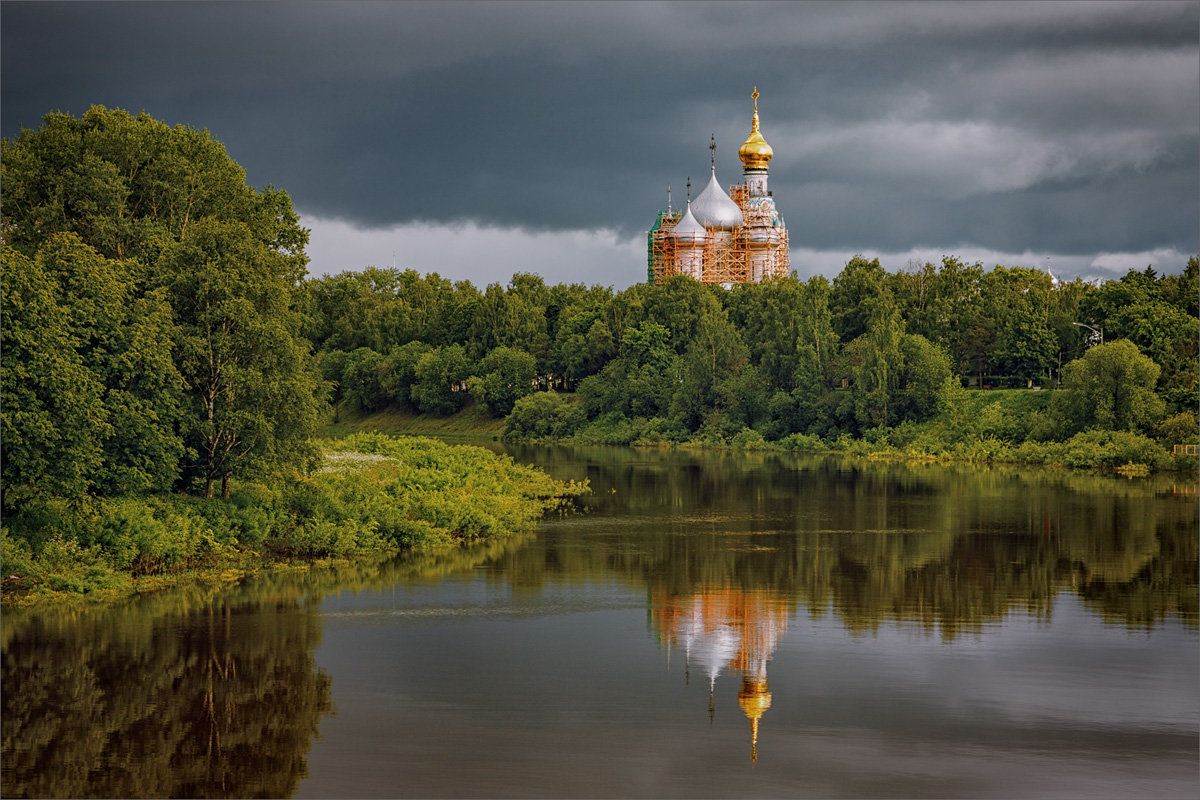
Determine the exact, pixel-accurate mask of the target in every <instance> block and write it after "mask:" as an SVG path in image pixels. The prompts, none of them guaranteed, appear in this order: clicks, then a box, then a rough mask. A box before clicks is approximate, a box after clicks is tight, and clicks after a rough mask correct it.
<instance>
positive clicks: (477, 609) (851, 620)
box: [0, 445, 1200, 798]
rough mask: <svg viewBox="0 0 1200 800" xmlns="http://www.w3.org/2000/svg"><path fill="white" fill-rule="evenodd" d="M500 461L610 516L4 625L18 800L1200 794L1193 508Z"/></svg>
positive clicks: (1083, 489)
mask: <svg viewBox="0 0 1200 800" xmlns="http://www.w3.org/2000/svg"><path fill="white" fill-rule="evenodd" d="M497 446H498V445H497ZM508 449H509V452H510V453H511V454H512V455H513V456H514V458H516V459H518V460H520V461H525V462H530V463H535V464H538V465H540V466H542V467H543V468H545V469H546V470H547V471H549V472H550V473H551V474H553V475H555V476H557V477H563V478H575V479H581V478H588V479H589V480H590V481H591V485H592V489H593V494H592V495H591V496H590V497H588V498H587V499H586V500H585V501H583V503H582V505H583V507H582V508H581V509H580V510H579V512H578V513H575V514H568V515H563V516H555V517H553V518H550V519H547V520H546V521H545V522H543V523H542V525H541V526H540V527H539V529H538V531H537V533H536V534H534V535H531V536H528V537H525V538H522V539H515V540H510V541H505V542H495V543H491V544H489V545H487V546H483V547H478V548H475V549H469V550H462V551H460V552H455V553H434V554H409V555H407V556H404V557H401V558H397V559H393V560H390V561H388V562H385V563H382V564H379V565H360V566H357V567H353V568H342V569H337V570H334V569H329V570H316V571H313V572H312V573H307V574H289V573H282V574H278V573H277V574H272V575H268V576H264V577H260V578H256V579H249V580H246V581H244V582H243V583H242V584H240V585H237V586H233V587H229V588H226V589H222V590H212V589H209V590H205V589H200V588H194V589H191V590H188V591H177V592H170V593H164V594H162V595H158V596H152V597H148V598H145V599H142V600H139V601H136V602H130V603H126V604H122V605H119V606H116V607H112V608H107V609H103V610H92V611H85V612H68V611H64V610H56V609H44V610H39V611H34V612H20V613H8V614H6V615H5V619H4V624H3V631H2V632H3V675H2V680H3V707H2V716H0V723H2V725H3V761H2V766H3V773H2V776H0V792H2V793H3V795H4V796H6V797H17V796H31V795H32V796H60V797H85V796H119V797H138V796H197V797H200V796H222V797H250V796H276V797H283V796H295V797H1000V796H1003V797H1129V798H1132V797H1153V798H1162V797H1193V796H1195V792H1196V790H1197V787H1198V785H1200V750H1198V746H1200V637H1198V633H1197V629H1198V622H1200V619H1198V612H1197V540H1198V534H1200V531H1198V523H1197V508H1198V506H1197V494H1196V491H1197V488H1196V484H1195V483H1187V482H1183V483H1181V482H1178V481H1172V480H1171V479H1170V478H1162V477H1158V478H1153V479H1136V480H1127V479H1123V478H1112V477H1104V476H1097V475H1090V474H1082V473H1073V472H1066V471H1050V470H1036V471H1020V470H1012V469H991V468H968V467H947V466H939V465H912V464H895V463H886V462H867V461H862V460H848V459H840V458H837V457H833V456H827V457H826V456H805V455H796V454H781V453H731V452H718V451H679V450H644V449H639V450H634V449H629V448H615V447H614V448H582V447H575V448H569V447H521V446H510V447H509V448H508Z"/></svg>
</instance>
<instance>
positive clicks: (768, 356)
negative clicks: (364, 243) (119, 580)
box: [0, 106, 1200, 580]
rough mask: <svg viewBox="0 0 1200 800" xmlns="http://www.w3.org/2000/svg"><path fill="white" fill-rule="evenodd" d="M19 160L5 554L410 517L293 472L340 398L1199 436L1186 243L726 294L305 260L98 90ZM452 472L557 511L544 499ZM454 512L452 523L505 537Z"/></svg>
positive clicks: (181, 139) (1041, 442)
mask: <svg viewBox="0 0 1200 800" xmlns="http://www.w3.org/2000/svg"><path fill="white" fill-rule="evenodd" d="M0 156H2V158H0V162H2V164H0V168H2V175H0V179H2V180H3V186H4V194H3V203H2V208H0V241H2V245H3V261H4V265H3V266H4V268H3V276H2V278H3V287H2V303H3V308H2V313H3V329H2V338H3V341H2V344H3V355H4V358H3V362H2V365H0V384H2V385H0V390H2V392H3V404H4V408H3V414H2V415H0V419H2V431H0V434H2V436H3V444H4V458H3V475H2V479H3V489H2V491H3V494H2V499H0V505H2V506H3V511H4V514H5V529H4V535H5V543H6V546H5V550H6V553H5V555H6V559H7V560H11V558H12V557H14V556H13V554H14V553H15V554H16V557H20V556H21V554H23V553H27V554H29V555H31V556H37V555H39V554H40V553H43V552H44V551H45V548H46V547H47V546H48V543H53V546H52V547H51V550H54V549H55V548H57V551H56V552H59V553H60V555H62V554H65V555H62V557H63V559H65V560H66V561H72V559H74V561H72V563H85V562H87V563H91V564H92V565H93V566H95V565H96V564H98V563H99V562H98V561H96V559H99V558H100V556H97V555H95V554H96V553H101V555H103V559H101V560H104V563H107V564H110V565H111V564H113V563H118V562H119V564H120V566H121V568H122V569H134V570H137V569H142V570H144V571H153V570H155V569H158V568H160V566H161V565H162V564H164V563H168V562H171V561H172V559H174V560H175V561H181V560H182V561H188V560H189V559H194V558H196V557H197V556H196V553H197V552H199V551H201V550H204V548H208V551H218V550H220V548H221V547H225V546H231V545H243V544H246V543H259V544H261V543H264V542H267V543H272V542H273V543H274V545H275V546H276V547H277V548H279V549H282V550H286V551H291V552H303V553H323V552H343V551H352V550H354V549H355V547H356V546H357V545H355V544H354V543H355V542H359V543H361V542H362V541H367V542H375V541H377V540H378V539H379V537H378V536H377V534H378V533H379V532H380V531H386V530H392V529H391V528H388V527H387V526H388V524H389V523H388V522H387V520H386V519H384V518H382V517H380V518H375V517H367V516H361V515H360V516H358V517H356V516H355V511H354V510H353V508H352V506H353V502H351V501H350V500H348V499H347V498H349V497H350V496H351V495H352V494H353V491H354V488H353V487H351V486H340V485H335V484H337V481H336V480H334V479H333V478H331V477H329V476H328V475H326V476H325V477H323V478H320V480H321V481H323V483H321V484H320V485H315V484H312V483H303V481H302V479H304V480H307V478H305V476H310V475H313V474H314V470H316V468H317V467H318V466H319V465H321V464H323V463H327V455H326V454H323V453H322V450H321V447H320V446H319V443H318V440H317V439H316V438H315V437H316V436H317V434H318V433H319V431H320V429H321V427H322V425H323V424H324V423H326V422H329V421H331V420H333V419H336V416H337V414H338V413H339V410H341V409H347V410H353V411H354V412H355V413H363V412H367V413H369V412H373V411H377V410H379V409H383V408H387V407H398V408H401V409H406V410H409V411H411V412H415V413H419V414H424V415H450V414H454V413H456V412H458V411H459V410H461V409H463V408H464V407H465V406H467V405H468V404H474V405H475V406H476V407H478V408H479V409H482V411H483V413H486V414H487V415H489V416H491V417H493V418H495V419H501V418H503V419H506V423H505V431H506V435H507V436H510V437H513V438H558V439H574V440H576V441H595V442H614V443H617V442H620V443H688V442H703V443H707V444H718V445H727V446H737V447H756V446H777V447H790V448H796V449H821V448H828V447H831V446H835V447H836V448H838V449H853V443H866V445H867V446H869V447H873V448H878V447H909V448H915V449H916V450H918V451H922V452H934V453H935V454H940V455H948V456H950V457H961V456H964V455H965V456H966V457H968V458H978V459H985V460H1001V459H1012V460H1024V461H1033V462H1038V461H1049V462H1054V463H1066V464H1071V465H1077V466H1096V465H1101V466H1103V465H1109V466H1117V465H1120V464H1125V463H1127V462H1128V463H1130V464H1136V465H1144V466H1146V467H1148V468H1158V467H1169V466H1178V465H1180V464H1181V463H1184V462H1177V461H1176V462H1172V460H1171V458H1170V457H1169V456H1168V455H1167V454H1168V453H1169V450H1168V449H1167V448H1170V447H1171V446H1172V445H1174V444H1179V443H1192V444H1194V443H1196V442H1197V438H1198V434H1197V417H1196V408H1197V384H1198V374H1197V369H1198V367H1197V363H1198V340H1200V322H1198V319H1197V316H1198V314H1200V309H1198V307H1197V306H1198V303H1200V288H1198V284H1197V280H1198V274H1197V273H1198V271H1200V270H1198V262H1197V259H1196V258H1192V259H1191V260H1190V261H1189V262H1188V265H1187V267H1186V269H1185V270H1184V271H1183V273H1182V274H1179V275H1159V274H1157V273H1156V272H1155V271H1154V270H1153V269H1151V268H1149V267H1147V268H1145V269H1141V270H1138V269H1131V270H1130V271H1129V272H1128V273H1127V274H1126V275H1125V276H1123V277H1122V278H1121V279H1119V280H1110V281H1107V282H1103V283H1099V284H1095V283H1087V282H1084V281H1081V280H1073V281H1070V282H1065V283H1059V282H1057V281H1054V280H1053V279H1051V277H1050V276H1049V275H1048V274H1046V273H1045V272H1042V271H1040V270H1036V269H1029V268H1023V267H1002V266H996V267H993V268H991V269H985V268H984V266H983V265H982V264H964V263H962V262H961V261H960V260H958V259H956V258H954V257H950V256H947V257H945V258H944V259H942V262H941V263H940V264H936V265H935V264H923V265H919V266H918V265H909V266H908V267H906V268H905V269H902V270H899V271H896V272H894V273H889V272H888V271H886V270H885V269H884V268H883V267H882V266H881V265H880V263H879V261H878V260H867V259H864V258H854V259H852V260H850V262H849V263H847V264H846V265H845V267H844V268H843V269H842V270H841V271H840V273H839V274H838V275H837V276H836V277H835V278H834V279H833V280H832V281H829V280H827V279H826V278H824V277H821V276H817V277H814V278H811V279H809V280H807V281H801V280H798V279H796V278H794V277H793V278H788V279H783V280H776V281H772V282H768V283H764V284H754V285H738V286H735V287H733V288H730V289H725V288H722V287H719V286H711V285H703V284H700V283H697V282H695V281H693V280H691V279H690V278H686V277H682V276H680V277H675V278H673V279H671V280H668V281H666V282H664V283H661V284H659V285H647V284H639V285H635V286H632V287H629V288H627V289H624V290H621V291H614V290H613V289H612V288H607V287H601V286H590V287H589V286H583V285H578V284H572V285H555V286H547V285H546V284H545V282H544V281H543V280H542V279H541V278H539V277H537V276H535V275H528V274H517V275H514V276H512V278H511V281H510V282H509V283H508V285H507V286H501V285H500V284H499V283H493V284H491V285H489V286H487V287H486V288H484V289H482V290H480V289H478V288H476V287H475V286H473V285H472V284H470V283H469V282H465V281H463V282H457V283H455V282H451V281H449V280H447V279H445V278H442V277H439V276H438V275H436V274H428V275H421V274H419V273H417V272H415V271H413V270H395V269H391V270H388V269H376V268H368V269H364V270H362V271H355V272H345V273H342V274H339V275H333V276H326V277H308V276H307V275H306V265H307V257H306V256H305V252H304V249H305V246H306V243H307V237H308V232H307V231H306V230H305V229H304V228H303V227H302V226H301V225H300V223H299V218H298V215H297V214H296V212H295V210H294V208H293V206H292V202H291V199H290V198H289V197H288V195H287V194H286V193H285V192H283V191H281V190H278V189H275V188H273V187H267V188H265V189H254V188H252V187H250V186H248V185H247V183H246V175H245V171H244V170H243V169H242V168H241V167H240V166H239V165H238V164H237V163H236V162H234V161H233V159H231V158H230V157H229V155H228V154H227V152H226V151H225V148H224V147H223V146H222V145H221V144H220V143H219V142H218V141H216V140H215V139H214V138H213V137H212V136H211V135H210V134H209V132H208V131H202V130H196V129H194V128H191V127H188V126H186V125H177V126H174V127H170V126H167V125H165V124H164V123H162V122H159V121H157V120H154V119H153V118H151V117H150V116H149V115H147V114H144V113H143V114H140V115H137V116H133V115H130V114H128V113H126V112H124V111H120V110H109V109H105V108H103V107H100V106H95V107H93V108H92V109H91V110H89V111H88V112H87V113H86V114H84V115H83V116H82V117H80V118H76V117H73V116H71V115H69V114H62V113H52V114H48V115H47V116H46V117H45V118H44V121H43V124H42V126H41V127H40V128H38V129H36V130H22V132H21V133H20V135H19V136H17V137H14V138H13V139H12V140H4V142H3V143H2V148H0ZM569 257H570V254H569V253H565V254H564V258H569ZM1000 389H1004V391H998V390H1000ZM1034 389H1038V390H1039V391H1033V390H1034ZM370 446H371V447H380V446H382V445H379V444H378V443H374V444H372V445H370ZM955 448H957V449H955ZM385 449H386V448H385ZM380 457H386V456H380ZM439 458H444V459H447V460H448V461H451V462H457V461H459V460H460V457H459V456H452V455H448V454H445V453H443V454H442V455H440V456H439ZM461 461H462V463H463V464H471V465H473V466H472V467H471V468H472V469H477V470H485V471H489V474H493V475H495V476H496V477H495V485H497V486H498V485H501V484H503V485H504V486H506V487H508V488H506V489H505V491H514V492H516V493H518V494H520V493H521V491H523V490H521V489H520V488H518V487H519V486H520V485H522V483H523V482H524V483H525V484H527V485H528V486H529V487H530V488H529V489H528V492H530V493H531V494H530V496H529V497H528V498H527V499H529V501H530V502H532V503H533V504H534V506H535V507H537V508H540V507H541V506H540V505H538V503H541V502H542V501H543V500H544V499H545V496H546V495H547V494H548V493H549V494H552V493H553V491H552V490H550V489H547V488H546V486H543V485H541V484H539V483H538V481H537V480H535V479H534V478H533V477H532V476H530V475H525V476H522V477H520V478H515V479H512V480H509V477H506V476H507V473H506V470H507V467H503V466H500V465H498V464H496V463H492V462H486V463H485V462H484V461H478V460H477V459H476V457H474V456H472V457H470V458H468V457H465V456H464V457H461ZM1187 463H1189V464H1190V463H1194V462H1187ZM460 466H461V464H460ZM393 477H395V476H393ZM398 480H402V479H398ZM281 486H283V487H288V488H286V489H285V490H281V489H280V488H279V487H281ZM339 486H340V488H339ZM239 487H240V488H239ZM296 487H300V488H296ZM239 492H240V494H239ZM339 492H340V493H341V494H339ZM218 495H219V496H221V497H223V498H226V499H228V500H230V503H227V504H221V503H218V502H213V501H214V500H215V499H216V498H217V496H218ZM193 500H194V501H195V502H193ZM206 500H207V502H206ZM189 503H190V505H189ZM365 505H369V504H365ZM380 513H382V514H384V516H385V517H386V516H387V515H388V514H392V515H394V514H395V513H403V514H406V515H408V516H409V517H411V516H412V515H413V514H416V513H417V511H414V509H413V508H406V509H404V510H402V512H398V511H397V510H396V508H394V507H391V506H389V507H388V509H385V510H383V511H381V512H380ZM429 513H430V514H433V515H434V516H437V514H441V513H442V512H440V511H439V512H437V513H436V514H435V513H434V512H433V511H430V512H429ZM459 516H462V515H459ZM459 516H454V514H451V518H452V519H453V520H457V521H455V522H453V523H452V524H451V527H450V531H451V532H452V533H453V532H454V531H459V532H460V533H461V531H460V530H459V528H458V527H455V526H456V525H458V522H461V523H462V526H465V527H462V530H468V529H470V530H476V529H479V530H493V529H496V530H498V529H501V528H504V527H505V526H504V525H503V524H502V523H501V522H498V521H497V520H498V518H495V517H490V518H486V519H467V518H466V517H462V519H459ZM468 516H469V515H468ZM181 520H183V522H181ZM326 523H328V524H326ZM323 526H324V527H323ZM330 526H332V527H330ZM401 528H403V526H400V528H396V529H395V530H396V531H400V529H401ZM189 531H191V533H189ZM347 531H349V533H347ZM409 533H411V531H409ZM407 535H408V534H406V533H404V532H403V531H401V532H399V533H395V535H393V536H391V537H390V539H389V537H388V536H385V537H383V538H384V539H388V540H389V541H393V543H400V542H401V540H403V541H405V542H411V541H418V540H420V539H421V537H420V536H418V537H416V538H415V539H412V537H409V538H408V539H406V538H405V536H407ZM431 535H432V534H431ZM10 537H14V538H10ZM180 537H183V538H186V539H187V541H182V539H181V538H180ZM435 538H436V537H435ZM205 542H207V544H204V546H203V547H201V544H202V543H205ZM346 542H349V544H347V543H346ZM72 548H75V549H72ZM80 548H83V549H82V550H80ZM88 548H98V549H96V550H89V549H88ZM85 551H86V552H87V553H92V555H91V556H86V557H84V556H80V555H79V553H82V552H85ZM114 553H119V557H118V556H114V555H113V554H114ZM72 554H74V555H72ZM93 556H94V558H93ZM88 558H91V559H92V561H91V562H88V561H87V559H88ZM81 559H82V561H81ZM105 559H106V560H105ZM97 568H98V567H97ZM5 574H6V575H9V570H8V569H7V568H6V573H5ZM5 580H8V578H6V579H5Z"/></svg>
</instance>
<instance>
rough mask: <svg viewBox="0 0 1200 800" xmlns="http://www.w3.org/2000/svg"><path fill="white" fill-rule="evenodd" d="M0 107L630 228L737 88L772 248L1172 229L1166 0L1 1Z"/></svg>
mask: <svg viewBox="0 0 1200 800" xmlns="http://www.w3.org/2000/svg"><path fill="white" fill-rule="evenodd" d="M0 16H2V21H3V26H2V28H0V36H2V44H3V47H2V48H0V60H2V67H3V69H2V73H0V81H2V84H0V88H2V94H3V115H2V124H3V134H4V135H5V136H12V135H14V134H15V133H16V132H17V131H18V129H19V127H20V126H25V127H36V126H37V124H38V122H39V119H40V116H41V115H42V114H44V113H46V112H47V111H50V110H53V109H62V110H67V111H71V112H73V113H81V112H83V111H84V110H86V108H87V106H88V105H90V104H92V103H102V104H105V105H109V106H118V107H124V108H127V109H129V110H130V111H135V112H136V111H140V110H142V109H145V110H147V111H149V112H150V113H151V114H152V115H154V116H156V117H158V118H160V119H164V120H166V121H168V122H171V123H176V122H185V123H188V124H192V125H195V126H197V127H207V128H208V129H209V130H211V131H212V132H213V133H214V135H215V136H216V137H217V138H218V139H220V140H221V141H223V142H224V143H225V144H226V146H227V148H228V149H229V151H230V154H231V155H232V156H233V157H234V158H235V159H237V160H238V161H239V163H241V164H242V165H243V166H245V167H246V169H247V173H248V176H249V179H250V181H251V182H252V183H254V184H255V185H264V184H267V183H271V184H274V185H276V186H279V187H282V188H284V189H286V190H287V191H288V192H289V193H290V194H291V195H292V197H293V199H294V201H295V203H296V205H297V207H298V208H300V209H301V210H303V211H305V212H306V213H309V214H314V215H317V216H320V217H322V218H324V219H341V220H345V221H347V222H348V223H351V224H353V225H356V226H358V227H365V228H371V227H378V228H386V227H390V226H394V225H399V224H404V223H409V222H414V221H426V222H434V223H439V222H446V221H451V220H474V221H477V222H478V223H480V224H483V225H495V226H504V227H512V228H522V229H526V230H531V231H539V230H546V231H552V230H581V229H600V228H605V229H611V230H615V231H619V232H621V233H622V234H624V235H626V236H636V235H637V234H638V232H639V231H642V230H644V229H645V227H646V226H647V225H648V224H649V222H650V220H651V219H652V218H653V214H654V212H655V211H656V210H657V209H658V208H659V207H660V206H661V205H662V203H663V201H664V199H665V190H666V185H667V184H668V183H670V184H671V185H672V187H673V189H674V196H675V197H676V198H681V197H682V195H683V185H682V184H683V182H684V180H685V179H686V177H687V176H689V175H690V176H691V177H692V179H693V182H694V183H697V184H700V183H702V182H703V181H704V180H705V178H706V176H705V175H704V172H705V171H706V169H707V166H708V158H707V156H708V153H707V144H708V136H709V134H710V133H715V134H716V136H717V141H718V146H719V151H718V155H717V157H718V175H719V177H720V178H721V179H722V181H723V182H725V183H732V182H734V181H735V180H736V179H737V175H738V171H739V166H740V165H739V164H738V162H737V161H736V156H735V153H736V148H737V146H738V145H739V144H740V143H741V141H742V139H743V138H744V137H745V135H746V133H747V132H748V127H749V111H750V108H749V97H748V96H747V95H748V92H749V89H750V87H751V86H753V85H757V86H758V87H759V89H760V91H761V92H762V99H761V113H762V119H763V132H764V135H765V136H766V137H767V139H768V141H770V142H771V143H772V145H773V147H774V148H775V153H776V157H775V160H774V161H773V162H772V178H771V180H772V188H773V189H774V192H775V196H776V200H777V202H778V204H779V207H780V209H781V211H782V213H783V214H784V216H785V218H786V219H788V221H789V224H790V226H791V229H792V241H793V245H794V246H805V247H812V248H816V249H822V248H849V249H852V250H869V249H877V250H890V251H903V250H906V249H909V248H912V247H916V246H920V245H929V244H931V243H937V242H942V243H959V242H966V243H969V244H973V245H976V246H978V247H981V248H994V249H997V250H1000V251H1004V252H1023V251H1026V250H1037V249H1039V248H1041V249H1047V250H1054V251H1055V252H1064V253H1079V254H1094V253H1102V252H1111V251H1117V250H1125V251H1130V252H1141V251H1150V250H1154V249H1161V248H1175V249H1178V250H1181V251H1184V252H1194V251H1196V250H1197V249H1200V241H1198V238H1200V237H1198V236H1197V224H1196V220H1197V218H1198V217H1200V197H1198V191H1197V186H1196V180H1195V176H1196V174H1197V171H1196V169H1197V164H1196V162H1197V158H1196V148H1195V141H1196V139H1197V137H1198V136H1200V125H1198V124H1197V117H1198V116H1200V85H1198V83H1200V79H1198V77H1197V70H1196V64H1197V60H1198V47H1197V41H1196V36H1195V32H1196V29H1197V26H1198V24H1200V7H1198V6H1196V5H1195V4H1194V3H1108V2H1102V3H1094V4H1089V3H1075V2H1068V3H1041V2H1038V3H916V4H900V3H880V4H876V3H837V4H825V3H798V4H778V3H766V4H740V3H736V4H725V3H704V4H678V3H624V4H599V3H565V4H552V3H529V4H525V3H452V4H429V3H286V4H284V3H232V4H223V3H181V4H168V3H131V4H107V3H86V4H74V3H71V4H47V3H21V2H5V3H4V4H3V6H2V7H0Z"/></svg>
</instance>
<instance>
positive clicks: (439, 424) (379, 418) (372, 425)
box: [319, 400, 504, 442]
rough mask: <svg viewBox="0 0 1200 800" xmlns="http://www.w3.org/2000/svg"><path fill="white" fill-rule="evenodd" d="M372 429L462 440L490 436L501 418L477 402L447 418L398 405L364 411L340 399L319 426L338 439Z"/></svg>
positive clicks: (323, 433) (501, 424) (501, 428)
mask: <svg viewBox="0 0 1200 800" xmlns="http://www.w3.org/2000/svg"><path fill="white" fill-rule="evenodd" d="M363 432H375V433H388V434H393V435H400V436H436V437H438V438H439V439H447V440H455V439H462V440H463V441H468V442H469V441H470V440H478V439H493V438H496V437H498V436H500V434H502V433H503V432H504V419H503V418H500V419H493V418H491V417H489V416H488V415H487V414H485V413H484V412H483V409H481V408H480V407H479V405H478V404H477V403H474V402H472V403H469V404H468V405H467V406H466V407H465V408H463V409H462V410H461V411H459V412H457V413H455V414H452V415H451V416H448V417H438V416H434V415H433V414H417V413H415V412H412V411H407V410H404V409H400V408H394V407H393V408H385V409H383V410H381V411H376V412H372V413H364V412H362V411H360V410H358V408H357V407H356V405H355V403H353V402H352V401H349V400H343V401H342V402H341V403H340V404H339V405H338V413H337V418H336V421H334V422H330V423H328V424H326V425H325V426H324V427H323V428H321V430H320V432H319V435H320V436H322V437H325V438H341V437H344V436H349V435H351V434H355V433H363Z"/></svg>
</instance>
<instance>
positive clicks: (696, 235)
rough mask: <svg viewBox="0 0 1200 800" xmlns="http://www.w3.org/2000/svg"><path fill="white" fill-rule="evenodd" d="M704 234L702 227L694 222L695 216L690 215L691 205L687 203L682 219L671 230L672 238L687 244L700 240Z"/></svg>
mask: <svg viewBox="0 0 1200 800" xmlns="http://www.w3.org/2000/svg"><path fill="white" fill-rule="evenodd" d="M706 233H707V231H705V230H704V226H703V225H701V224H700V223H699V222H698V221H697V220H696V216H695V215H694V214H693V213H692V204H691V203H688V206H687V210H686V211H684V212H683V219H681V220H679V224H677V225H676V226H675V227H674V228H673V229H672V230H671V235H672V236H673V237H675V238H676V239H683V240H684V241H688V242H695V241H698V240H702V238H703V236H704V235H705V234H706Z"/></svg>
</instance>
